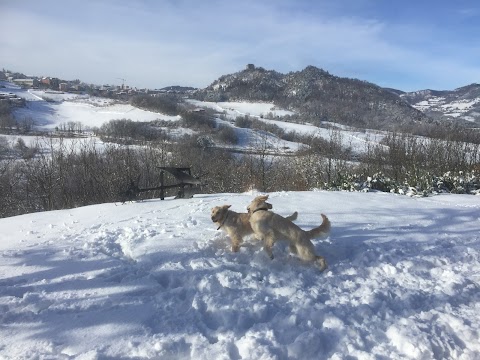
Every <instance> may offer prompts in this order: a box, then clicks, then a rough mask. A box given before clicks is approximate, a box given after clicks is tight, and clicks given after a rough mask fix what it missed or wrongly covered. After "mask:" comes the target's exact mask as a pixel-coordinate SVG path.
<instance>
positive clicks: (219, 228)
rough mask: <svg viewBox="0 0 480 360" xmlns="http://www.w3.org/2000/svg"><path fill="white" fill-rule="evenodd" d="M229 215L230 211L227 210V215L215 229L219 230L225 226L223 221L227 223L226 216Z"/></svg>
mask: <svg viewBox="0 0 480 360" xmlns="http://www.w3.org/2000/svg"><path fill="white" fill-rule="evenodd" d="M229 213H230V211H228V210H227V215H225V217H224V218H223V221H222V222H221V224H220V226H219V227H218V228H217V230H220V228H221V227H222V226H223V224H225V221H227V218H228V214H229Z"/></svg>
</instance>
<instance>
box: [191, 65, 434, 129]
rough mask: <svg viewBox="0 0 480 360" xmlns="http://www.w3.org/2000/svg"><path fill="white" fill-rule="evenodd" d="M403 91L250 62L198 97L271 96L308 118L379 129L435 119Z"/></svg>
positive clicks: (262, 98) (315, 71)
mask: <svg viewBox="0 0 480 360" xmlns="http://www.w3.org/2000/svg"><path fill="white" fill-rule="evenodd" d="M400 93H401V92H399V91H398V90H393V89H384V88H382V87H379V86H377V85H375V84H372V83H369V82H366V81H361V80H357V79H349V78H341V77H337V76H334V75H331V74H329V73H328V72H327V71H324V70H322V69H319V68H316V67H314V66H308V67H306V68H305V69H303V70H302V71H297V72H290V73H288V74H282V73H279V72H276V71H273V70H265V69H264V68H261V67H255V66H254V65H252V64H250V65H248V66H247V68H246V69H245V70H243V71H239V72H236V73H234V74H229V75H223V76H221V77H220V78H219V79H218V80H216V81H214V82H213V83H212V84H211V85H209V86H208V87H206V88H205V89H199V90H197V91H195V92H194V93H193V94H194V95H193V96H194V97H195V98H197V99H199V100H205V101H266V102H272V103H274V104H275V105H277V106H279V107H282V108H285V109H288V110H292V111H295V113H296V114H298V115H297V116H298V117H299V118H301V119H302V120H303V121H308V122H311V123H318V122H320V121H334V122H339V123H343V124H347V125H352V126H358V127H372V128H380V129H388V128H393V127H395V126H397V125H405V124H414V123H416V122H423V121H431V119H430V118H429V117H427V116H426V115H425V114H424V113H423V112H421V111H420V110H417V109H415V108H414V107H412V106H411V105H410V104H409V103H408V102H407V101H406V100H405V99H402V98H401V97H400V96H399V94H400Z"/></svg>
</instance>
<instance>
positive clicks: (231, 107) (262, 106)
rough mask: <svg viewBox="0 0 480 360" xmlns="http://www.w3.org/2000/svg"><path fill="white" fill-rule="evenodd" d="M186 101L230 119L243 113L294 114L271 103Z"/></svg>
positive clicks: (253, 114)
mask: <svg viewBox="0 0 480 360" xmlns="http://www.w3.org/2000/svg"><path fill="white" fill-rule="evenodd" d="M188 102H189V103H191V104H193V105H195V106H198V107H204V108H210V109H214V110H215V111H218V112H219V113H224V114H226V116H227V117H228V118H230V119H235V118H236V117H237V116H244V115H249V116H253V117H263V116H266V115H267V114H269V113H271V114H272V115H273V116H274V117H283V116H285V115H293V114H294V112H292V111H288V110H284V109H279V108H277V107H276V106H275V105H274V104H272V103H263V102H246V101H239V102H233V101H225V102H210V101H198V100H193V99H189V100H188Z"/></svg>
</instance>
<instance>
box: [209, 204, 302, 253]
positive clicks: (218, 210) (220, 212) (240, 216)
mask: <svg viewBox="0 0 480 360" xmlns="http://www.w3.org/2000/svg"><path fill="white" fill-rule="evenodd" d="M265 206H267V207H268V208H269V209H271V208H272V205H270V204H268V203H266V204H265ZM230 207H231V205H223V206H215V207H214V208H213V209H212V213H211V218H212V221H213V222H214V223H215V224H217V225H218V228H217V230H220V229H222V230H224V231H225V232H226V233H227V234H228V236H229V237H230V239H231V240H232V251H233V252H237V251H238V250H239V249H240V244H241V243H242V241H243V238H244V237H246V236H249V235H252V234H253V230H252V227H251V226H250V221H249V219H250V214H245V213H237V212H235V211H232V210H229V209H230ZM297 216H298V213H297V212H294V213H293V214H292V215H290V216H288V217H287V219H289V220H290V221H295V220H296V219H297Z"/></svg>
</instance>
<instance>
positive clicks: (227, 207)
mask: <svg viewBox="0 0 480 360" xmlns="http://www.w3.org/2000/svg"><path fill="white" fill-rule="evenodd" d="M231 206H232V205H223V208H225V209H230V207H231Z"/></svg>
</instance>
